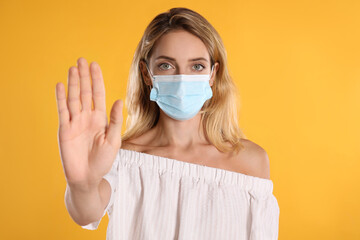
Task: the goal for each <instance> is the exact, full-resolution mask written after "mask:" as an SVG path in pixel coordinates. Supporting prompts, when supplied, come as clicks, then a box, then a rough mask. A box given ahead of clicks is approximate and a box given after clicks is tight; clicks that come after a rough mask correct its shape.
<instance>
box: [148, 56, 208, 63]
mask: <svg viewBox="0 0 360 240" xmlns="http://www.w3.org/2000/svg"><path fill="white" fill-rule="evenodd" d="M159 58H164V59H168V60H171V61H176V60H175V58H171V57H168V56H164V55H161V56H158V57H157V58H155V60H157V59H159ZM199 60H204V61H206V62H209V61H208V60H207V59H206V58H203V57H199V58H193V59H189V61H191V62H193V61H199Z"/></svg>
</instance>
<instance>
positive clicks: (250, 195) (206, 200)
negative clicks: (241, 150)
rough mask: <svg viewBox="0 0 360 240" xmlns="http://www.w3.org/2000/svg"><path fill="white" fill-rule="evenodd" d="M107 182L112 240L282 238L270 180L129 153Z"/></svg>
mask: <svg viewBox="0 0 360 240" xmlns="http://www.w3.org/2000/svg"><path fill="white" fill-rule="evenodd" d="M104 178H105V179H106V180H107V181H108V182H109V183H110V186H111V189H112V192H111V197H110V200H109V203H108V205H107V206H106V208H105V210H104V213H103V216H104V215H105V214H106V212H107V213H108V216H109V223H108V226H107V232H106V239H107V240H120V239H121V240H125V239H126V240H128V239H129V240H130V239H131V240H137V239H141V240H142V239H149V240H161V239H164V240H169V239H182V240H205V239H206V240H212V239H214V240H232V239H234V240H235V239H236V240H242V239H250V240H260V239H261V240H265V239H278V232H279V214H280V208H279V205H278V202H277V199H276V197H275V196H274V195H273V182H272V180H270V179H265V178H259V177H255V176H250V175H246V174H242V173H238V172H233V171H229V170H224V169H220V168H213V167H208V166H203V165H199V164H194V163H187V162H183V161H179V160H175V159H171V158H166V157H161V156H155V155H151V154H147V153H142V152H138V151H133V150H127V149H119V152H118V154H117V155H116V158H115V160H114V163H113V166H112V168H111V170H110V171H109V173H107V174H106V175H105V176H104ZM101 219H102V218H101ZM101 219H99V220H98V221H96V222H93V223H90V224H88V225H85V226H82V228H85V229H89V230H95V229H97V228H98V225H99V223H100V221H101Z"/></svg>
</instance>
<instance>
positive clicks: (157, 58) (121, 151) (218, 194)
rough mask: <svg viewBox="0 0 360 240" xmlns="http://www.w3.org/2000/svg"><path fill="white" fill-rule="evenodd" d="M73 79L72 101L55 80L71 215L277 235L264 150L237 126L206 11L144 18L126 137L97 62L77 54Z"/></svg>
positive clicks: (178, 231) (132, 233)
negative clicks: (109, 107) (109, 103)
mask: <svg viewBox="0 0 360 240" xmlns="http://www.w3.org/2000/svg"><path fill="white" fill-rule="evenodd" d="M90 74H91V76H92V81H93V87H92V89H91V84H90V78H89V76H90ZM79 81H80V88H81V89H79V88H78V87H77V84H78V82H79ZM68 85H69V94H68V99H67V101H66V96H65V90H64V87H63V85H62V84H61V83H60V84H58V85H57V101H58V109H59V110H58V111H59V119H60V127H59V146H60V154H61V159H62V163H63V167H64V172H65V177H66V180H67V188H66V193H65V203H66V207H67V210H68V212H69V214H70V216H71V217H72V218H73V220H74V221H75V222H76V223H78V224H79V225H81V226H82V227H83V228H85V229H92V230H93V229H97V227H98V225H99V223H100V221H101V218H102V217H103V216H104V215H105V214H106V212H108V215H109V225H108V228H107V239H277V237H278V224H279V223H278V222H279V206H278V203H277V200H276V198H275V196H274V195H273V194H272V190H273V183H272V181H271V180H270V170H269V159H268V157H267V154H266V152H265V150H264V149H263V148H261V147H260V146H259V145H257V144H255V143H253V142H252V141H250V140H246V139H245V135H244V134H243V133H242V132H241V130H240V128H239V127H238V124H237V114H236V113H237V108H236V88H235V85H234V83H233V82H232V80H231V78H230V76H229V74H228V70H227V62H226V52H225V49H224V46H223V43H222V40H221V38H220V36H219V35H218V33H217V32H216V30H215V29H214V28H213V27H212V26H211V25H210V23H208V21H207V20H206V19H204V18H203V17H202V16H201V15H199V14H198V13H196V12H194V11H192V10H190V9H186V8H173V9H170V10H169V11H168V12H165V13H162V14H159V15H158V16H156V17H155V18H154V19H153V21H152V22H151V23H150V24H149V26H148V27H147V28H146V30H145V33H144V35H143V37H142V39H141V41H140V43H139V44H138V46H137V49H136V52H135V54H134V58H133V62H132V66H131V71H130V76H129V81H128V89H127V96H126V107H127V109H128V119H127V121H126V127H127V128H126V132H125V133H124V135H123V136H122V137H121V125H122V105H123V104H122V101H121V100H119V101H116V102H115V103H114V105H113V107H112V110H111V114H110V124H109V125H108V124H107V122H108V121H107V117H106V110H105V90H104V83H103V79H102V74H101V70H100V67H99V65H98V64H97V63H95V62H93V63H92V64H90V73H89V67H88V64H87V61H86V60H85V59H84V58H79V59H78V67H71V68H70V69H69V83H68ZM80 99H81V101H80ZM92 99H93V102H94V109H91V100H92ZM80 103H81V106H80Z"/></svg>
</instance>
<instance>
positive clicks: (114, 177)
mask: <svg viewBox="0 0 360 240" xmlns="http://www.w3.org/2000/svg"><path fill="white" fill-rule="evenodd" d="M118 166H119V153H118V154H117V155H116V158H115V160H114V163H113V165H112V167H111V169H110V171H109V172H108V173H107V174H106V175H105V176H104V177H103V178H104V179H105V180H106V181H108V182H109V183H110V187H111V195H110V200H109V203H108V205H107V206H106V207H105V209H104V212H103V215H102V217H101V218H100V219H99V220H98V221H95V222H92V223H89V224H88V225H84V226H81V227H82V228H84V229H88V230H96V229H97V228H98V226H99V224H100V221H101V219H102V218H103V217H104V216H105V214H106V212H110V211H111V209H112V206H113V203H114V198H115V196H114V195H115V192H116V189H117V185H118Z"/></svg>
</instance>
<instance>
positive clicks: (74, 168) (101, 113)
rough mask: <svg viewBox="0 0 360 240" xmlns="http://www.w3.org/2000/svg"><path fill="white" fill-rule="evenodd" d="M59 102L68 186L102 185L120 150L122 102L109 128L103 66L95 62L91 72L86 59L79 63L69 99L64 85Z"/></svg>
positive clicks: (114, 109)
mask: <svg viewBox="0 0 360 240" xmlns="http://www.w3.org/2000/svg"><path fill="white" fill-rule="evenodd" d="M90 75H91V79H92V83H93V84H92V86H91V80H90ZM79 81H80V86H79ZM56 100H57V106H58V115H59V131H58V143H59V150H60V157H61V161H62V165H63V168H64V172H65V177H66V180H67V182H68V183H69V185H73V186H81V187H87V186H90V185H96V184H99V183H100V181H101V179H102V177H103V176H104V175H105V174H106V173H108V172H109V171H110V169H111V166H112V164H113V162H114V159H115V157H116V154H117V152H118V151H119V148H120V147H121V125H122V120H123V117H122V108H123V102H122V100H117V101H116V102H115V103H114V105H113V106H112V109H111V113H110V123H109V124H108V120H107V116H106V102H105V86H104V81H103V77H102V73H101V69H100V66H99V65H98V64H97V63H96V62H92V63H91V64H90V71H89V66H88V63H87V61H86V59H85V58H79V59H78V67H73V66H72V67H70V68H69V75H68V97H67V98H66V94H65V87H64V85H63V84H62V83H57V84H56ZM92 101H93V103H94V109H92Z"/></svg>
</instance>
